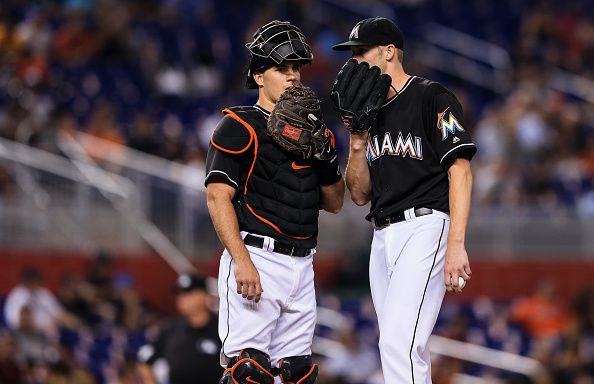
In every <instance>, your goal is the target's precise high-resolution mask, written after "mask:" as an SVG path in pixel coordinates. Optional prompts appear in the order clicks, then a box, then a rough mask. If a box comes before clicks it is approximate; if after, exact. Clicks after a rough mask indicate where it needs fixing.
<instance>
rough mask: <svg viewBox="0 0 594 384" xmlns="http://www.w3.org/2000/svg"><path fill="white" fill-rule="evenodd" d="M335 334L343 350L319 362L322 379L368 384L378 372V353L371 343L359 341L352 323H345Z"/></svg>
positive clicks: (334, 352)
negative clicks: (328, 378)
mask: <svg viewBox="0 0 594 384" xmlns="http://www.w3.org/2000/svg"><path fill="white" fill-rule="evenodd" d="M336 332H337V336H338V337H337V338H338V340H337V341H338V342H339V343H340V344H341V345H342V347H343V348H341V349H338V350H336V351H333V352H332V353H329V354H328V356H326V357H325V358H324V359H323V360H322V361H321V362H320V366H321V373H320V376H322V377H326V376H328V377H330V378H332V380H336V381H337V382H339V383H344V384H368V383H370V382H371V381H370V380H371V378H372V377H373V376H374V374H375V373H376V372H378V371H380V358H379V352H378V351H377V349H376V348H375V345H374V344H373V343H369V342H367V340H361V339H360V335H359V334H358V333H357V332H356V329H355V327H354V324H353V323H350V322H346V324H342V327H341V328H340V329H338V330H336Z"/></svg>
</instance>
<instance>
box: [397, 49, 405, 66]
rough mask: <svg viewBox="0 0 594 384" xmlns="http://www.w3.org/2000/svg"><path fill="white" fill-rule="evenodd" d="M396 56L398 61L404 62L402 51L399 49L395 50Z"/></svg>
mask: <svg viewBox="0 0 594 384" xmlns="http://www.w3.org/2000/svg"><path fill="white" fill-rule="evenodd" d="M396 56H397V57H398V61H400V63H402V60H404V51H403V50H402V49H400V48H396Z"/></svg>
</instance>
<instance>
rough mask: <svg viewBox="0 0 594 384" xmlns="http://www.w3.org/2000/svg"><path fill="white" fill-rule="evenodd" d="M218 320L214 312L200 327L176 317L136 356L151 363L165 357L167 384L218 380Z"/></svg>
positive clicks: (220, 370) (221, 372) (221, 370)
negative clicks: (167, 375) (167, 369)
mask: <svg viewBox="0 0 594 384" xmlns="http://www.w3.org/2000/svg"><path fill="white" fill-rule="evenodd" d="M217 324H218V322H217V317H216V316H211V319H210V321H209V322H208V324H206V326H204V327H201V328H195V327H193V326H192V325H190V324H189V323H188V322H187V320H186V319H185V318H183V317H178V318H175V319H173V320H171V321H170V322H168V323H166V324H165V325H164V326H163V327H162V328H161V330H160V332H159V334H158V335H157V338H156V339H155V341H154V342H153V343H152V344H150V345H147V346H144V347H143V348H142V349H141V350H140V352H139V360H140V361H142V362H144V363H146V364H149V365H153V364H154V363H155V361H156V360H158V359H160V358H163V359H165V360H166V361H167V363H168V365H169V383H170V384H196V383H217V382H218V380H219V379H220V378H221V376H222V375H223V369H222V368H221V366H220V362H219V353H220V350H221V342H220V340H219V337H218V328H217V327H218V325H217Z"/></svg>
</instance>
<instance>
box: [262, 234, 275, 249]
mask: <svg viewBox="0 0 594 384" xmlns="http://www.w3.org/2000/svg"><path fill="white" fill-rule="evenodd" d="M262 248H264V249H265V250H267V251H268V252H273V251H274V239H272V238H271V237H268V236H264V244H263V247H262Z"/></svg>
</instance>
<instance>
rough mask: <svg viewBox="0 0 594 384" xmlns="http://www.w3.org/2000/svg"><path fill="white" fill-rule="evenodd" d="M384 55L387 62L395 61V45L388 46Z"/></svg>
mask: <svg viewBox="0 0 594 384" xmlns="http://www.w3.org/2000/svg"><path fill="white" fill-rule="evenodd" d="M384 55H385V58H386V61H392V60H394V58H395V57H396V47H395V46H394V44H390V45H388V46H386V50H385V51H384Z"/></svg>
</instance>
